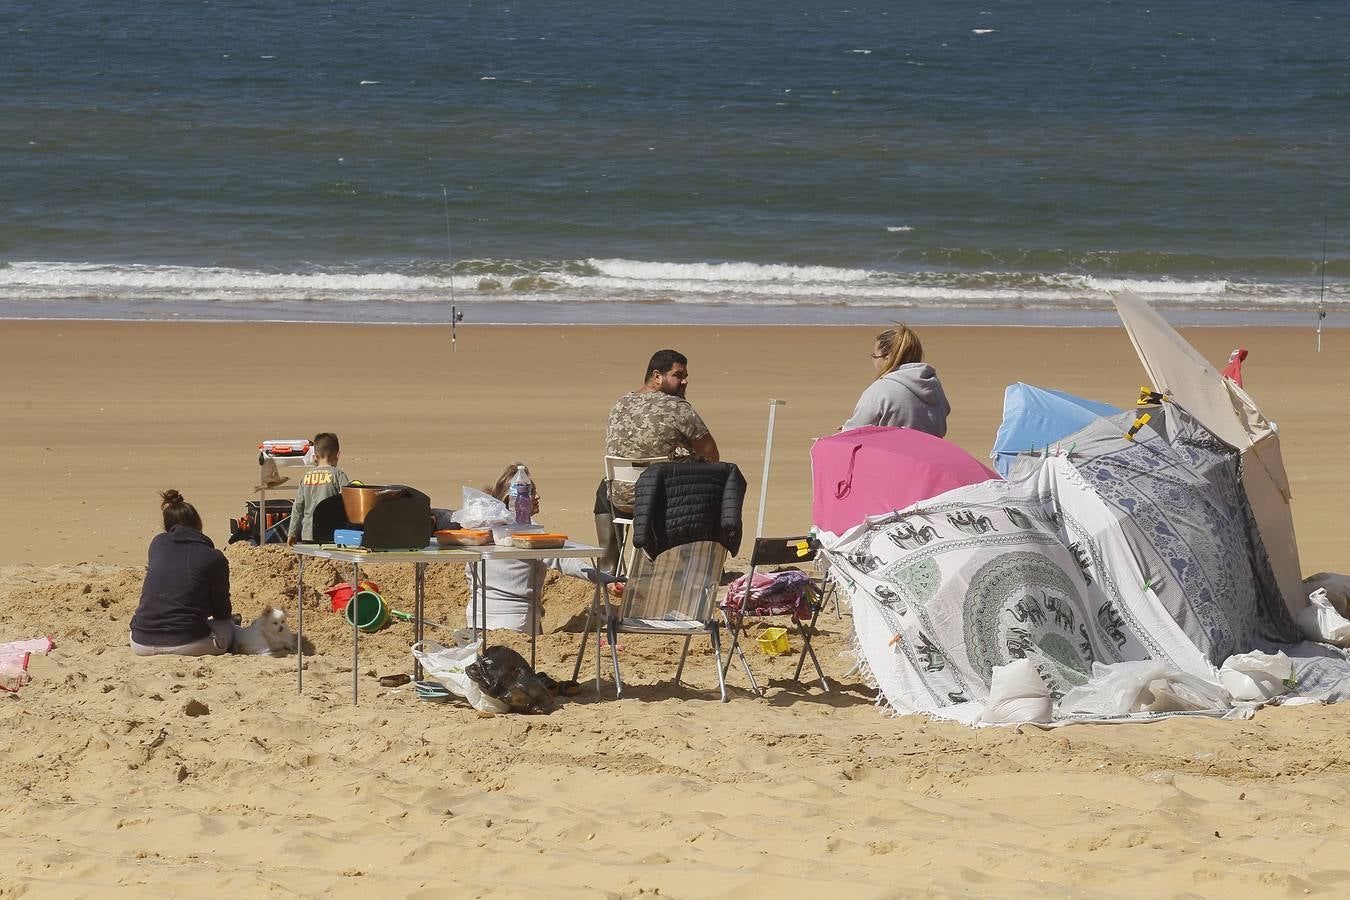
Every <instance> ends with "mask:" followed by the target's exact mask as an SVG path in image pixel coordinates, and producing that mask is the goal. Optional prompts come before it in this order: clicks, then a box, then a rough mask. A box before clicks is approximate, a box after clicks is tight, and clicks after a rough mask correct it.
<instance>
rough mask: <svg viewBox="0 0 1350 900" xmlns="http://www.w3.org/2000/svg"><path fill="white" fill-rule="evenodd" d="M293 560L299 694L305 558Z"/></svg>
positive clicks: (301, 688)
mask: <svg viewBox="0 0 1350 900" xmlns="http://www.w3.org/2000/svg"><path fill="white" fill-rule="evenodd" d="M295 559H296V565H295V629H296V638H295V692H296V693H297V694H300V693H304V690H305V558H304V557H303V556H296V558H295Z"/></svg>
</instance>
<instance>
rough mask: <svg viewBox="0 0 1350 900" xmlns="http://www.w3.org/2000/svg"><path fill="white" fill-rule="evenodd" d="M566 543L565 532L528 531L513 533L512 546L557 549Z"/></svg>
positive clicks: (532, 548)
mask: <svg viewBox="0 0 1350 900" xmlns="http://www.w3.org/2000/svg"><path fill="white" fill-rule="evenodd" d="M566 543H567V535H565V534H549V533H543V534H540V533H539V532H526V533H525V534H513V535H511V544H512V546H515V547H519V548H520V549H522V550H556V549H558V548H559V547H561V546H562V545H563V544H566Z"/></svg>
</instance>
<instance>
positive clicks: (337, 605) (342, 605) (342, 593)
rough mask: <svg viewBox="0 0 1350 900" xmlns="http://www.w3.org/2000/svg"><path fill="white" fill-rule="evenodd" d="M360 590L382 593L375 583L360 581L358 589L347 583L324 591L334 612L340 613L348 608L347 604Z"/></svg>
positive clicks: (357, 584)
mask: <svg viewBox="0 0 1350 900" xmlns="http://www.w3.org/2000/svg"><path fill="white" fill-rule="evenodd" d="M358 590H362V591H374V592H375V593H377V594H378V593H379V592H380V586H379V585H378V584H376V583H375V582H373V581H358V582H357V583H356V587H352V586H351V585H350V584H348V583H347V582H345V581H344V582H343V583H342V584H335V585H333V586H332V587H330V588H329V589H328V590H326V591H324V593H325V594H327V595H328V602H329V603H330V604H331V605H332V607H333V612H335V613H340V612H342V611H343V610H344V609H346V608H347V603H348V602H350V601H351V599H352V594H355V593H356V592H357V591H358Z"/></svg>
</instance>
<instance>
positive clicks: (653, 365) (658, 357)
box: [642, 350, 689, 384]
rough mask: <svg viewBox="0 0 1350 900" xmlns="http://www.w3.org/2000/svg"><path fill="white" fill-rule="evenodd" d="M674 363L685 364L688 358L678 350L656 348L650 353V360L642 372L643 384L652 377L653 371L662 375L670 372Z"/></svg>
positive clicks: (687, 363)
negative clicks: (645, 369)
mask: <svg viewBox="0 0 1350 900" xmlns="http://www.w3.org/2000/svg"><path fill="white" fill-rule="evenodd" d="M676 364H679V365H682V366H687V365H689V360H688V359H687V358H686V357H685V355H684V354H683V353H681V352H680V351H678V350H657V351H656V352H655V353H653V354H652V361H651V362H649V363H647V371H646V372H644V373H642V381H643V383H644V384H645V383H646V382H647V379H648V378H651V377H652V373H653V372H660V373H661V374H662V375H665V374H667V373H668V372H670V370H671V369H673V368H675V366H676Z"/></svg>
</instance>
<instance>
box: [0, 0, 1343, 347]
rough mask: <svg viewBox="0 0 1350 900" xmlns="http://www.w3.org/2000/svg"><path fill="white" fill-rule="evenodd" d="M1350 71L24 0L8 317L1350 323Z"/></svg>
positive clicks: (1237, 36)
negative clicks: (1125, 303) (1114, 299)
mask: <svg viewBox="0 0 1350 900" xmlns="http://www.w3.org/2000/svg"><path fill="white" fill-rule="evenodd" d="M1347 46H1350V16H1347V15H1346V10H1345V7H1344V5H1343V4H1341V3H1337V2H1278V3H1277V2H1269V0H1262V2H1253V0H1230V2H1217V0H1215V2H1194V0H1190V2H1188V0H1181V2H1168V3H1146V2H1107V0H1097V2H1072V3H1069V2H1022V0H1012V2H986V3H968V2H961V0H955V2H943V3H904V2H900V3H896V2H890V3H879V2H863V3H816V2H804V0H775V2H759V0H749V2H740V3H726V2H707V0H687V2H684V3H681V4H668V3H665V4H657V3H650V2H638V0H631V2H619V0H574V2H570V3H566V4H561V3H553V2H540V0H526V2H500V3H499V2H491V3H484V2H469V3H444V2H439V3H429V2H419V0H411V2H404V3H396V4H391V3H385V2H374V0H341V2H317V0H313V2H299V0H269V2H247V0H232V2H224V0H194V2H186V0H173V2H166V0H158V2H156V0H147V2H141V3H136V4H109V3H107V2H92V0H65V2H26V0H9V2H7V3H4V4H0V79H2V80H3V84H4V85H5V89H4V90H3V91H2V92H0V185H3V190H2V191H0V211H2V212H0V317H11V318H12V317H90V318H154V319H165V318H190V319H302V320H324V321H407V322H445V321H448V320H449V317H450V307H451V305H454V306H456V307H457V308H459V309H461V310H462V311H463V312H464V314H465V316H466V320H467V321H470V322H474V321H476V322H491V321H502V322H559V321H564V322H565V321H576V322H602V321H623V322H746V323H753V322H802V323H811V322H880V321H886V320H887V319H892V318H905V319H907V320H910V321H916V322H953V323H963V322H1010V323H1018V322H1025V323H1038V324H1044V323H1062V324H1082V323H1090V322H1096V321H1109V320H1110V313H1109V310H1110V300H1109V297H1110V292H1111V291H1112V290H1118V289H1121V288H1132V289H1134V290H1136V291H1138V292H1140V293H1143V294H1144V295H1146V296H1147V297H1148V298H1150V299H1151V300H1152V302H1153V303H1154V304H1155V305H1157V306H1159V307H1160V308H1161V309H1163V310H1164V311H1165V314H1167V315H1168V316H1169V317H1170V318H1173V319H1174V320H1177V321H1182V322H1187V323H1233V322H1247V321H1253V322H1255V321H1265V322H1288V323H1311V322H1312V321H1314V319H1315V315H1316V310H1317V309H1319V308H1325V309H1326V310H1328V313H1329V314H1328V319H1327V323H1328V324H1330V325H1336V324H1350V286H1347V285H1346V283H1345V282H1346V279H1347V277H1348V276H1350V174H1348V173H1347V170H1346V160H1347V155H1348V154H1347V151H1350V115H1347V112H1350V54H1347V52H1346V49H1345V48H1346V47H1347ZM1324 246H1325V264H1324V262H1323V259H1324Z"/></svg>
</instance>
